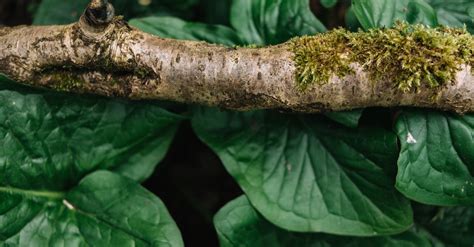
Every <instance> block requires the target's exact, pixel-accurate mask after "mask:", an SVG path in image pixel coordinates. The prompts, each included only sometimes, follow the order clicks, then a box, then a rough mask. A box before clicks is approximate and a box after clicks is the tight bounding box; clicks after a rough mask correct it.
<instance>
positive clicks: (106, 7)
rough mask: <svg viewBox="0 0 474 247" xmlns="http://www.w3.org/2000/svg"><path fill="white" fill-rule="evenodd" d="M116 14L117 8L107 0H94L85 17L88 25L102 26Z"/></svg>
mask: <svg viewBox="0 0 474 247" xmlns="http://www.w3.org/2000/svg"><path fill="white" fill-rule="evenodd" d="M114 16H115V9H114V7H113V6H112V4H110V3H109V2H108V1H107V0H92V1H91V2H90V3H89V5H88V6H87V8H86V10H85V12H84V14H83V17H84V20H85V21H86V22H87V24H88V25H90V26H93V27H100V26H105V25H108V24H109V23H110V22H111V21H112V20H113V18H114Z"/></svg>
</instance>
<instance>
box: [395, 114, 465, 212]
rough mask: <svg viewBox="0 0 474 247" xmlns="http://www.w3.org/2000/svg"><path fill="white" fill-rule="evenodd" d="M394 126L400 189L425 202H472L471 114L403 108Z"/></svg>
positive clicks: (443, 203) (454, 203)
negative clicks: (398, 145)
mask: <svg viewBox="0 0 474 247" xmlns="http://www.w3.org/2000/svg"><path fill="white" fill-rule="evenodd" d="M396 130H397V134H398V136H399V139H400V143H401V153H400V158H399V160H398V175H397V183H396V187H397V189H398V190H399V191H400V192H402V193H403V194H404V195H405V196H407V197H409V198H411V199H413V200H415V201H418V202H422V203H426V204H435V205H473V204H474V178H473V174H474V152H473V150H474V139H473V138H474V115H472V114H470V115H464V116H458V115H455V114H453V113H444V112H435V111H430V110H426V109H423V110H406V111H403V112H402V113H401V115H400V116H399V117H398V120H397V123H396Z"/></svg>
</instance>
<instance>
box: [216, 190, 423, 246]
mask: <svg viewBox="0 0 474 247" xmlns="http://www.w3.org/2000/svg"><path fill="white" fill-rule="evenodd" d="M214 225H215V227H216V230H217V234H218V236H219V242H220V246H221V247H233V246H254V247H267V246H272V247H291V246H298V247H310V246H324V247H401V246H402V247H431V244H430V243H429V241H428V240H427V239H426V238H423V237H421V236H418V235H417V234H416V232H415V231H414V230H411V231H408V232H405V233H403V234H400V235H395V236H387V237H372V238H357V237H342V236H335V235H328V234H317V233H295V232H290V231H287V230H284V229H281V228H278V227H276V226H275V225H272V224H271V223H270V222H268V221H267V220H265V219H264V218H263V217H262V216H261V215H260V214H259V213H258V212H257V211H255V209H254V208H253V207H252V205H251V204H250V202H249V201H248V199H247V198H246V197H245V196H241V197H239V198H237V199H235V200H233V201H231V202H230V203H228V204H227V205H225V206H224V207H223V208H222V209H221V210H219V212H218V213H217V214H216V216H215V217H214Z"/></svg>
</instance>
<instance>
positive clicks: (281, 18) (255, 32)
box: [230, 0, 326, 45]
mask: <svg viewBox="0 0 474 247" xmlns="http://www.w3.org/2000/svg"><path fill="white" fill-rule="evenodd" d="M230 22H231V24H232V26H233V27H234V28H235V29H236V30H237V33H238V34H239V35H240V37H241V38H242V40H243V41H244V42H245V43H246V44H256V45H269V44H278V43H282V42H285V41H287V40H288V39H290V38H292V37H295V36H301V35H304V34H315V33H320V32H324V31H326V28H325V27H324V25H323V24H322V23H321V22H320V21H319V20H318V19H317V18H316V17H315V16H314V15H313V13H312V12H311V9H310V7H309V1H307V0H278V1H274V0H234V1H233V4H232V8H231V16H230Z"/></svg>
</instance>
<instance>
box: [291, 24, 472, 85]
mask: <svg viewBox="0 0 474 247" xmlns="http://www.w3.org/2000/svg"><path fill="white" fill-rule="evenodd" d="M290 44H291V49H292V51H293V52H294V54H295V56H294V61H295V64H296V78H297V85H298V87H299V88H300V89H305V88H307V87H308V86H310V85H314V84H316V85H317V84H319V85H320V84H324V83H327V82H328V81H329V79H330V78H331V77H332V76H333V75H336V76H339V77H343V76H346V75H348V74H350V73H354V71H353V69H352V68H351V66H350V65H351V64H352V63H358V64H359V65H361V66H363V68H364V70H365V71H368V72H369V74H370V77H371V79H372V80H374V81H376V80H381V79H384V77H386V78H394V81H393V83H394V86H397V87H398V88H399V89H400V90H403V91H410V90H418V89H420V88H421V87H424V86H428V87H431V88H434V87H439V86H441V85H444V84H447V83H450V82H452V81H454V79H455V75H456V73H457V72H458V71H459V70H460V66H461V65H462V64H469V65H471V67H472V66H473V65H474V58H473V55H474V39H473V38H472V35H471V34H469V33H468V32H467V30H466V29H455V28H447V27H438V28H429V27H426V26H424V25H409V24H406V23H401V22H399V23H397V24H396V25H395V26H394V27H393V28H388V29H387V28H382V29H371V30H369V31H368V32H362V31H359V32H355V33H351V32H348V31H346V30H344V29H336V30H333V31H330V32H327V33H324V34H320V35H315V36H305V37H299V38H295V39H293V40H292V41H290Z"/></svg>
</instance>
